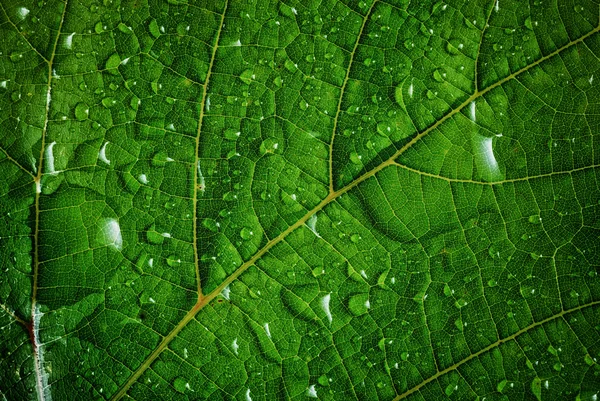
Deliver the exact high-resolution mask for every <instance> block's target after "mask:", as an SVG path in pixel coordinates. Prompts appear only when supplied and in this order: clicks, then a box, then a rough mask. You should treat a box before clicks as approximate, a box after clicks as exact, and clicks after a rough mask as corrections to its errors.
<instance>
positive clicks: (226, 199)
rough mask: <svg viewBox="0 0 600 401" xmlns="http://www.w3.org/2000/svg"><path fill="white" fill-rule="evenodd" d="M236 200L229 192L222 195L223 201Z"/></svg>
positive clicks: (235, 196)
mask: <svg viewBox="0 0 600 401" xmlns="http://www.w3.org/2000/svg"><path fill="white" fill-rule="evenodd" d="M236 199H237V195H236V194H235V193H234V192H231V191H229V192H225V193H224V194H223V200H224V201H234V200H236Z"/></svg>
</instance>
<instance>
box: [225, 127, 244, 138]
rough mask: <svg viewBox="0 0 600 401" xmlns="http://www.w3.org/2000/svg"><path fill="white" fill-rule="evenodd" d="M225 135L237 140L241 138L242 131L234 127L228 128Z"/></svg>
mask: <svg viewBox="0 0 600 401" xmlns="http://www.w3.org/2000/svg"><path fill="white" fill-rule="evenodd" d="M223 136H224V137H225V139H227V140H230V141H235V140H237V139H238V138H239V136H240V131H238V130H235V129H232V128H228V129H226V130H225V131H223Z"/></svg>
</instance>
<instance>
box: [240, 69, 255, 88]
mask: <svg viewBox="0 0 600 401" xmlns="http://www.w3.org/2000/svg"><path fill="white" fill-rule="evenodd" d="M253 79H254V73H253V72H252V70H245V71H244V72H242V73H241V74H240V80H241V81H242V82H243V83H245V84H247V85H250V83H251V82H252V80H253Z"/></svg>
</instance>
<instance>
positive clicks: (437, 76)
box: [433, 70, 446, 82]
mask: <svg viewBox="0 0 600 401" xmlns="http://www.w3.org/2000/svg"><path fill="white" fill-rule="evenodd" d="M445 75H446V73H444V72H441V71H440V70H435V71H434V72H433V79H435V80H436V81H438V82H444V76H445Z"/></svg>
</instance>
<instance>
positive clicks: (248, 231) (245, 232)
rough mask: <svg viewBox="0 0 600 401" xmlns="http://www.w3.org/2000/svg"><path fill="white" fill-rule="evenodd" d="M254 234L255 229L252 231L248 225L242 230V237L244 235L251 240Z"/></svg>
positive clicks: (243, 237)
mask: <svg viewBox="0 0 600 401" xmlns="http://www.w3.org/2000/svg"><path fill="white" fill-rule="evenodd" d="M253 236H254V231H252V230H251V229H250V228H248V227H244V228H242V229H241V230H240V237H242V239H243V240H249V239H250V238H252V237H253Z"/></svg>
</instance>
